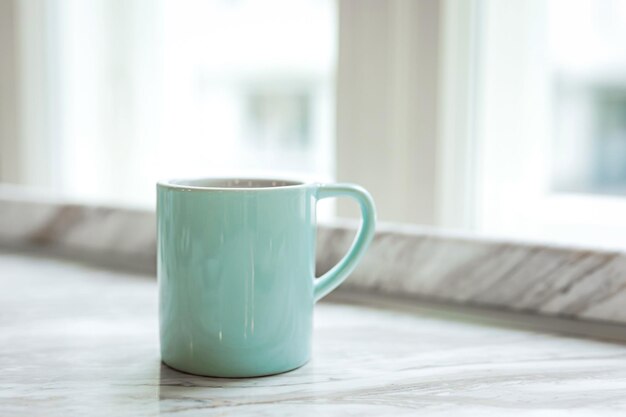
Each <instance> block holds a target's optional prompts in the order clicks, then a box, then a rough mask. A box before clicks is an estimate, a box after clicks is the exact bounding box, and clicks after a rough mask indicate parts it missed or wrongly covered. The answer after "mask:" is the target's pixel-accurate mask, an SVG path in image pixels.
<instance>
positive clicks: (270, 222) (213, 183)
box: [157, 179, 375, 377]
mask: <svg viewBox="0 0 626 417" xmlns="http://www.w3.org/2000/svg"><path fill="white" fill-rule="evenodd" d="M157 193H158V197H157V223H158V279H159V315H160V338H161V358H162V360H163V361H164V362H165V363H166V364H167V365H169V366H171V367H172V368H175V369H178V370H181V371H184V372H189V373H193V374H198V375H207V376H218V377H250V376H261V375H270V374H275V373H280V372H285V371H289V370H291V369H295V368H298V367H300V366H301V365H303V364H305V363H306V362H307V361H308V360H309V358H310V356H311V336H312V324H313V306H314V304H315V302H316V301H317V300H319V299H320V298H322V297H323V296H324V295H326V294H328V293H329V292H330V291H332V290H333V289H334V288H335V287H337V286H338V285H339V284H340V283H341V282H342V281H343V280H344V279H345V278H346V276H347V275H348V274H349V273H350V272H351V271H352V270H353V269H354V267H355V266H356V264H357V262H358V260H359V258H360V257H361V256H362V255H363V253H364V251H365V249H366V247H367V245H368V244H369V242H370V241H371V239H372V237H373V235H374V227H375V209H374V204H373V201H372V199H371V197H370V195H369V194H368V193H367V191H365V190H364V189H363V188H361V187H359V186H356V185H352V184H317V183H299V182H292V181H282V180H259V179H252V180H244V179H195V180H171V181H165V182H160V183H158V185H157ZM340 196H347V197H351V198H354V199H356V200H357V202H358V203H359V205H360V207H361V212H362V216H363V219H362V223H361V227H360V229H359V231H358V233H357V236H356V238H355V240H354V243H353V245H352V247H351V248H350V249H349V251H348V253H347V254H346V256H345V257H344V258H343V259H342V260H341V261H340V262H339V263H338V264H337V265H336V266H335V267H334V268H332V269H331V270H330V271H328V272H327V273H326V274H325V275H323V276H322V277H320V278H317V279H316V278H315V237H316V220H315V210H316V204H317V201H318V200H320V199H323V198H327V197H340Z"/></svg>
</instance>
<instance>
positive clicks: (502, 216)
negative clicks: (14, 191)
mask: <svg viewBox="0 0 626 417" xmlns="http://www.w3.org/2000/svg"><path fill="white" fill-rule="evenodd" d="M625 40H626V0H594V1H592V0H526V1H519V0H441V1H435V0H386V1H381V0H289V1H287V0H264V1H260V0H254V1H253V0H176V1H174V0H0V182H3V183H7V184H15V185H26V186H29V187H35V188H39V189H45V190H47V192H50V193H53V194H57V195H60V196H63V197H65V198H70V199H74V200H80V201H90V202H97V203H102V204H116V205H129V206H135V207H145V208H153V207H154V199H155V195H154V191H155V186H154V184H155V181H157V180H158V179H162V178H167V177H187V176H228V175H236V176H254V175H263V176H274V177H295V178H300V179H311V180H318V181H336V180H338V181H351V182H357V183H360V184H362V185H363V186H365V187H366V188H368V189H369V190H370V191H371V192H372V194H373V195H374V198H375V199H376V202H377V205H378V208H379V218H380V220H382V221H389V222H403V223H414V224H423V225H431V226H435V227H444V228H453V229H461V230H466V231H468V232H471V233H480V234H489V235H495V236H506V237H513V238H519V239H543V240H547V241H555V242H562V243H563V242H564V243H568V244H575V245H587V246H602V247H605V246H608V247H619V248H626V42H625ZM335 216H340V217H354V216H356V209H355V207H353V206H351V205H350V203H349V202H344V201H339V202H337V203H336V205H333V206H324V207H323V209H322V213H321V217H322V218H325V219H329V218H332V217H335Z"/></svg>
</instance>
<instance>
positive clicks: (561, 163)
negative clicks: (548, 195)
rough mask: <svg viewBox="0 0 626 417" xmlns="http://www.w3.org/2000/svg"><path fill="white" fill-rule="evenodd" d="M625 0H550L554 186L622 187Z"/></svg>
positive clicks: (625, 161) (620, 190) (625, 190)
mask: <svg viewBox="0 0 626 417" xmlns="http://www.w3.org/2000/svg"><path fill="white" fill-rule="evenodd" d="M625 22H626V2H624V1H615V0H596V1H590V0H586V1H583V0H576V1H563V0H557V1H551V2H549V21H548V27H549V36H550V44H551V49H552V51H551V56H552V57H553V60H554V74H553V102H554V106H555V113H554V115H555V123H554V129H555V152H554V157H553V189H554V190H555V191H564V192H577V193H591V194H619V195H624V194H626V77H625V76H624V74H626V48H625V47H624V45H625V44H624V39H626V24H625Z"/></svg>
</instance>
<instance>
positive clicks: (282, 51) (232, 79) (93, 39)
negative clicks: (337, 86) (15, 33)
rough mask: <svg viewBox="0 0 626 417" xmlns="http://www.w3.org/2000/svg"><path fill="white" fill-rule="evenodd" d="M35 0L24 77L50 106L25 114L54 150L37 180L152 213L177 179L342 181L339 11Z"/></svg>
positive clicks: (314, 2)
mask: <svg viewBox="0 0 626 417" xmlns="http://www.w3.org/2000/svg"><path fill="white" fill-rule="evenodd" d="M35 3H38V2H18V5H19V9H20V10H19V14H20V15H21V20H20V21H21V22H22V23H23V25H22V31H23V32H24V33H29V34H30V36H31V37H32V39H31V40H30V41H28V42H25V43H24V47H25V48H27V49H28V50H31V51H34V49H36V48H41V50H43V51H44V52H45V53H44V55H43V56H42V55H41V54H38V55H37V56H38V57H40V59H41V60H43V65H36V64H37V63H34V62H26V63H25V66H27V67H29V68H31V71H33V72H36V71H39V73H37V74H34V75H32V76H31V78H40V79H41V80H42V83H43V84H44V85H45V91H42V92H40V93H37V92H35V96H33V99H32V102H33V103H35V102H36V103H41V102H45V103H48V104H47V105H46V106H44V108H42V109H40V111H39V113H38V114H34V113H33V109H34V108H35V107H34V106H33V105H32V103H30V104H29V105H28V106H27V108H28V112H27V113H24V115H23V116H24V118H25V119H24V120H25V124H28V123H33V122H36V123H39V124H41V126H44V127H45V128H44V129H42V130H41V131H38V132H33V133H32V135H30V136H31V137H30V142H31V143H33V144H37V145H38V146H39V149H48V150H47V151H44V155H42V158H43V159H45V161H46V163H45V164H37V163H36V161H34V160H33V152H31V151H30V150H29V151H27V153H28V155H29V158H30V160H31V161H30V169H31V171H32V172H33V175H31V176H30V177H31V179H30V180H29V181H27V182H30V183H39V184H41V185H46V186H51V187H54V188H56V189H57V190H60V191H61V192H62V193H64V194H65V195H69V196H73V197H79V198H81V199H84V198H90V199H95V200H106V201H114V202H119V203H125V204H129V203H130V204H138V205H142V206H152V205H153V201H154V183H155V181H156V180H158V179H160V178H165V177H188V176H227V175H264V176H274V177H285V176H287V177H296V178H316V179H320V180H330V179H332V178H333V177H334V169H335V164H334V151H333V150H334V146H333V109H334V97H333V90H334V84H333V83H334V71H335V49H336V48H335V43H336V40H335V34H336V30H335V26H336V23H335V5H334V3H333V2H332V1H331V0H296V1H286V0H269V1H263V2H258V1H253V0H182V1H181V0H160V1H148V0H133V1H126V0H90V1H75V0H51V1H49V2H39V3H41V4H35ZM38 35H41V36H40V37H38ZM44 35H45V36H44ZM27 77H28V75H27ZM36 94H39V95H38V96H37V95H36ZM46 121H48V122H49V123H48V122H46ZM26 134H27V136H28V132H26ZM42 135H45V138H43V137H42ZM27 139H28V138H27ZM26 142H28V140H27V141H26ZM42 143H44V144H47V145H46V146H42V145H41V144H42ZM34 146H35V145H34Z"/></svg>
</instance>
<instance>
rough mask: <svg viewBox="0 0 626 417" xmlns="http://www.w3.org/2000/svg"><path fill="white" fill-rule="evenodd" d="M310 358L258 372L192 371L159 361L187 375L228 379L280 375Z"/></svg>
mask: <svg viewBox="0 0 626 417" xmlns="http://www.w3.org/2000/svg"><path fill="white" fill-rule="evenodd" d="M309 360H310V358H307V359H306V360H305V361H304V362H302V363H300V364H298V365H296V366H294V367H289V368H286V369H281V370H276V371H270V372H258V373H254V372H246V373H238V372H235V373H222V372H207V373H205V372H197V371H193V370H187V369H181V368H180V367H176V366H175V365H171V364H169V363H167V362H166V361H165V360H164V359H161V363H163V364H164V365H165V366H167V367H168V368H170V369H173V370H175V371H177V372H182V373H185V374H189V375H195V376H204V377H208V378H230V379H241V378H261V377H265V376H272V375H280V374H284V373H287V372H291V371H295V370H296V369H299V368H302V367H303V366H304V365H306V364H307V363H308V362H309Z"/></svg>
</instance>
